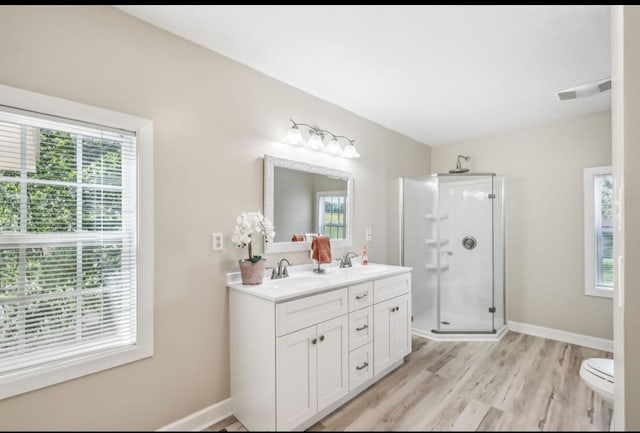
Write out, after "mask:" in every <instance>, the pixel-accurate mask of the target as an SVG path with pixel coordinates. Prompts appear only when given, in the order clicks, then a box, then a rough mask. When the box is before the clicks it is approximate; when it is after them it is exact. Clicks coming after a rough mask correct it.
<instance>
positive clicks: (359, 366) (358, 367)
mask: <svg viewBox="0 0 640 433" xmlns="http://www.w3.org/2000/svg"><path fill="white" fill-rule="evenodd" d="M368 366H369V363H368V362H365V363H364V364H362V365H358V366H356V370H362V369H363V368H367V367H368Z"/></svg>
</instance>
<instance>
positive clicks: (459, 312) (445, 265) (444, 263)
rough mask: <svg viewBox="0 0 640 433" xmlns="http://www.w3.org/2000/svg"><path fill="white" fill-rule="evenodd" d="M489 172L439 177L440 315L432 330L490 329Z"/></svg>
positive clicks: (491, 187) (491, 186) (491, 196)
mask: <svg viewBox="0 0 640 433" xmlns="http://www.w3.org/2000/svg"><path fill="white" fill-rule="evenodd" d="M493 180H494V177H493V176H490V175H478V176H473V175H465V176H460V175H457V176H456V175H451V176H447V175H439V176H438V200H437V206H438V211H437V212H438V214H439V215H440V218H439V220H438V222H439V224H438V229H437V232H438V236H437V239H436V247H437V258H438V260H437V263H436V265H437V266H436V268H437V269H436V271H437V278H438V311H437V312H438V317H437V327H436V329H434V332H442V333H447V332H453V333H457V332H478V333H488V332H493V330H494V324H493V312H494V309H493V307H494V300H493V271H494V266H493V256H494V255H493V203H494V199H495V193H494V184H493Z"/></svg>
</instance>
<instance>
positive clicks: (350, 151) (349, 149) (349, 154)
mask: <svg viewBox="0 0 640 433" xmlns="http://www.w3.org/2000/svg"><path fill="white" fill-rule="evenodd" d="M344 157H345V158H360V154H359V153H358V151H357V150H356V147H355V146H354V145H353V144H349V145H347V146H346V147H345V148H344Z"/></svg>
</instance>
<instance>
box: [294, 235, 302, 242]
mask: <svg viewBox="0 0 640 433" xmlns="http://www.w3.org/2000/svg"><path fill="white" fill-rule="evenodd" d="M291 242H304V235H293V236H291Z"/></svg>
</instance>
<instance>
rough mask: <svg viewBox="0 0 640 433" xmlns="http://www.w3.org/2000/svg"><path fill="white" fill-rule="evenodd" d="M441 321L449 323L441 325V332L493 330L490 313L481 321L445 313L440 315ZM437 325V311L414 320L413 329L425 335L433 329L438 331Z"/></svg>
mask: <svg viewBox="0 0 640 433" xmlns="http://www.w3.org/2000/svg"><path fill="white" fill-rule="evenodd" d="M440 320H442V321H446V322H448V324H441V325H440V330H441V331H448V330H451V331H457V330H460V329H464V330H474V331H490V330H491V329H492V325H491V317H490V316H489V314H488V313H487V317H486V318H485V319H484V320H479V319H476V318H473V317H468V316H464V315H461V314H455V313H451V312H447V311H443V312H442V313H441V314H440ZM436 323H437V315H436V311H435V310H432V311H429V312H427V313H425V314H422V315H420V316H418V317H414V318H413V328H414V329H415V330H421V331H422V332H425V333H431V330H432V329H437V328H436Z"/></svg>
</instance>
